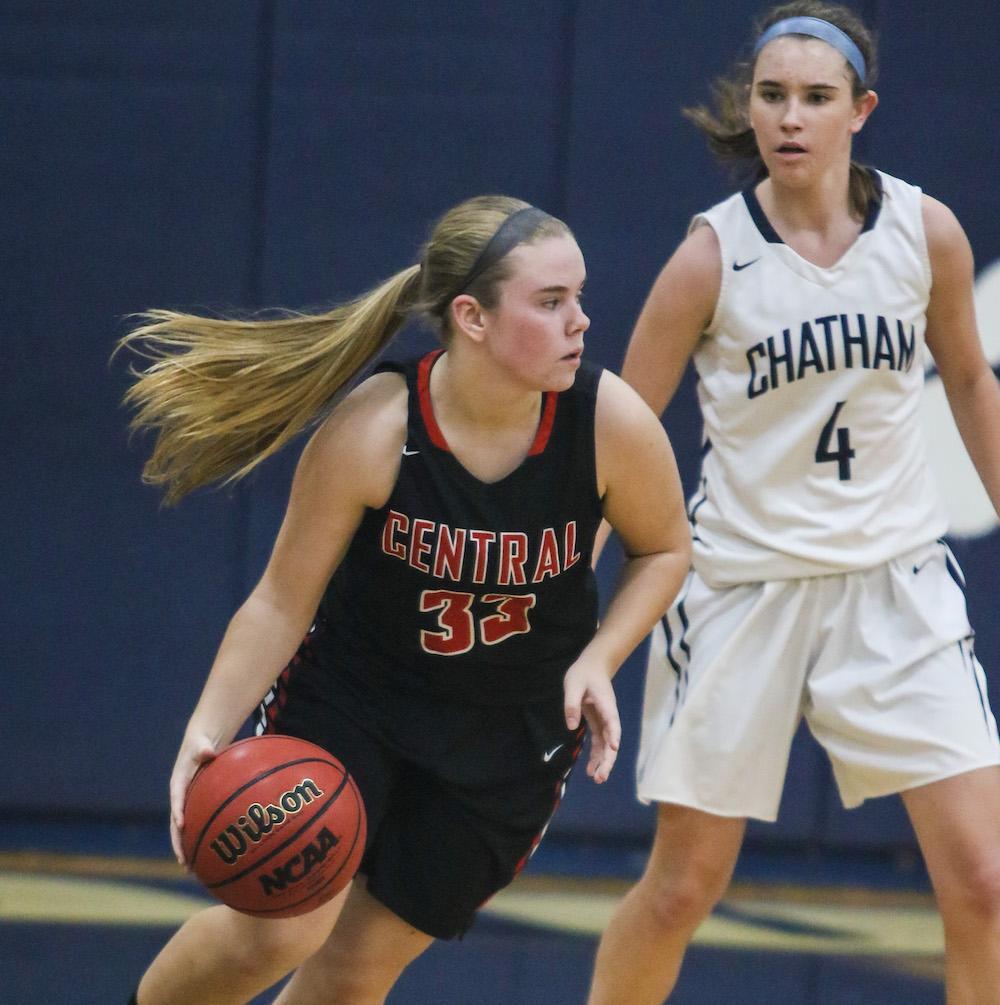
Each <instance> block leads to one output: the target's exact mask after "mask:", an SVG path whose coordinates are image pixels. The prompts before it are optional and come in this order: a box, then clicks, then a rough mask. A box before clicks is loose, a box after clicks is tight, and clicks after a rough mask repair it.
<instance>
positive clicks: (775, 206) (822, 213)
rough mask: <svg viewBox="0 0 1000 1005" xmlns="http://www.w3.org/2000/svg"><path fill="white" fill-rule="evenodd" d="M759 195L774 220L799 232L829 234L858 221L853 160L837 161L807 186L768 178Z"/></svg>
mask: <svg viewBox="0 0 1000 1005" xmlns="http://www.w3.org/2000/svg"><path fill="white" fill-rule="evenodd" d="M757 198H758V200H759V201H760V204H761V207H762V208H763V210H764V212H765V213H766V214H767V216H768V218H769V219H770V220H771V221H772V223H775V222H780V223H782V224H784V225H785V227H787V228H790V229H792V230H797V231H811V232H814V233H819V234H823V233H829V232H831V231H835V230H837V229H839V228H840V227H842V226H843V225H844V224H845V223H846V222H848V221H853V222H857V221H856V220H855V218H854V214H853V211H852V207H851V197H850V162H849V161H848V162H846V163H844V164H842V165H841V164H838V165H837V167H836V168H835V169H831V170H830V171H827V172H826V173H825V174H823V175H822V176H821V177H820V178H818V179H817V180H816V182H815V183H813V184H811V185H808V186H792V185H786V184H783V183H782V182H781V181H780V180H779V179H775V178H773V177H768V178H765V179H764V181H762V182H761V183H760V186H759V187H758V189H757Z"/></svg>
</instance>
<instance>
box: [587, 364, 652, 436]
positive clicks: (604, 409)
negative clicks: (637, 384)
mask: <svg viewBox="0 0 1000 1005" xmlns="http://www.w3.org/2000/svg"><path fill="white" fill-rule="evenodd" d="M596 414H597V427H598V435H600V433H601V432H602V431H604V432H608V433H614V432H615V431H616V430H619V431H625V432H627V431H628V430H629V429H631V428H636V427H639V428H641V427H643V426H644V425H646V424H648V423H650V422H652V423H653V424H654V425H656V426H659V425H660V420H659V419H658V418H657V417H656V415H655V414H654V413H653V410H652V409H651V408H650V407H649V405H647V404H646V402H645V401H643V400H642V398H641V397H640V396H639V393H638V392H637V391H636V390H635V389H634V388H632V387H630V386H629V385H628V384H627V383H626V382H625V381H624V380H622V378H621V377H619V376H617V375H616V374H613V373H612V372H611V371H610V370H605V371H603V372H602V373H601V380H600V383H599V384H598V386H597V413H596Z"/></svg>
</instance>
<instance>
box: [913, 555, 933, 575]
mask: <svg viewBox="0 0 1000 1005" xmlns="http://www.w3.org/2000/svg"><path fill="white" fill-rule="evenodd" d="M929 561H930V559H929V558H925V559H924V560H923V561H922V562H921V563H920V565H915V566H914V567H913V575H914V576H915V575H916V574H917V573H918V572H919V571H920V570H921V569H922V568H923V567H924V566H925V565H926V564H927V563H928V562H929Z"/></svg>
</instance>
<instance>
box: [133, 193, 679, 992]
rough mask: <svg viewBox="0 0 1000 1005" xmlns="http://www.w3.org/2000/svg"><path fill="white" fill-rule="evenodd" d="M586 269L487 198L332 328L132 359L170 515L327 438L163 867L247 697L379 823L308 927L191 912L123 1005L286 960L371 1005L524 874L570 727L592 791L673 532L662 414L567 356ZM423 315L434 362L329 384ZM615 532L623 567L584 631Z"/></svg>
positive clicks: (317, 325) (246, 330) (509, 207)
mask: <svg viewBox="0 0 1000 1005" xmlns="http://www.w3.org/2000/svg"><path fill="white" fill-rule="evenodd" d="M584 279H585V269H584V261H583V257H582V255H581V253H580V249H579V248H578V247H577V244H576V241H575V240H574V239H573V236H572V234H571V233H570V231H569V229H568V228H567V227H566V225H565V224H564V223H562V222H561V221H560V220H557V219H555V218H554V217H552V216H550V215H548V214H547V213H545V212H543V211H541V210H539V209H537V208H535V207H533V206H529V205H528V204H526V203H524V202H522V201H520V200H516V199H510V198H505V197H493V196H491V197H479V198H475V199H471V200H469V201H467V202H464V203H462V204H460V205H459V206H456V207H455V208H454V209H452V210H450V211H449V212H448V213H446V214H445V215H444V216H443V217H442V219H441V220H440V222H439V223H438V224H437V226H436V227H435V229H434V231H433V232H432V234H431V237H430V239H429V241H428V243H427V245H426V247H425V248H424V250H423V253H422V255H421V258H420V261H419V262H418V263H417V264H415V265H413V266H411V267H409V268H407V269H404V270H403V271H401V272H400V273H398V274H397V275H395V276H393V277H392V278H390V279H388V280H386V281H385V282H384V283H383V284H381V285H380V286H379V287H378V288H377V289H375V290H374V291H372V292H371V293H369V294H366V295H364V296H362V297H360V298H359V299H357V300H355V301H353V302H352V303H349V304H346V305H343V306H340V307H337V308H334V309H333V310H331V311H330V312H328V313H326V314H322V315H318V316H297V315H291V316H288V317H285V318H279V319H269V320H257V321H243V322H236V321H231V320H221V319H215V320H213V319H207V318H202V317H195V316H191V315H186V314H178V313H174V312H167V311H156V312H152V313H151V314H150V315H149V317H148V318H147V319H146V320H147V323H146V324H144V325H143V326H142V327H141V328H139V329H138V330H137V331H135V332H134V333H132V334H131V335H129V336H128V337H127V338H126V339H125V345H126V346H127V347H129V348H131V349H134V350H136V351H137V352H138V353H140V354H141V355H143V356H145V357H147V361H148V366H147V367H146V369H145V370H144V371H143V372H142V373H140V374H139V375H138V381H137V383H136V384H135V385H134V386H133V387H132V388H131V390H130V391H129V394H128V400H129V401H130V402H131V403H132V404H133V405H134V406H135V407H136V408H137V413H136V420H135V422H136V425H137V426H138V427H139V428H149V429H152V430H154V431H156V433H157V440H156V445H155V449H154V451H153V454H152V457H151V459H150V461H149V463H148V465H147V467H146V471H145V474H146V477H147V479H148V480H149V481H150V482H152V483H154V484H157V485H161V486H163V487H164V488H165V490H166V495H167V498H168V499H169V500H170V501H172V502H173V501H177V500H178V499H179V498H181V497H182V496H183V495H184V494H185V493H186V492H189V491H191V490H192V489H194V488H196V487H198V486H200V485H204V484H207V483H210V482H213V481H218V480H220V479H222V480H231V479H233V478H238V477H241V476H242V475H244V474H246V473H247V472H248V471H250V470H252V469H253V468H254V467H255V466H256V465H257V464H258V463H259V462H260V461H261V460H262V459H263V458H264V457H266V456H268V455H269V454H271V453H273V452H274V451H276V450H278V449H280V447H281V446H282V445H283V444H285V443H287V442H288V441H289V440H290V439H291V438H292V437H294V436H295V435H296V434H297V433H299V432H300V431H301V430H303V429H304V428H306V427H307V426H310V425H315V424H316V423H318V427H317V428H316V429H315V431H314V432H313V434H312V437H311V439H310V440H309V442H308V444H307V445H306V447H305V449H304V451H303V453H302V456H301V459H300V460H299V464H298V468H297V471H296V474H295V479H294V482H293V484H292V489H291V497H290V500H289V503H288V508H287V511H286V514H285V519H284V522H283V524H282V526H281V529H280V531H279V533H278V537H277V540H276V542H275V544H274V550H273V552H272V554H271V557H270V561H269V562H268V564H267V567H266V569H265V571H264V574H263V576H262V577H261V579H260V582H259V583H257V585H256V586H255V587H254V589H253V591H252V592H251V594H250V596H249V597H248V598H247V600H246V601H245V602H244V603H243V605H242V606H241V607H240V609H239V610H238V611H237V612H236V614H235V615H234V616H233V618H232V620H231V622H230V624H229V627H228V630H227V631H226V634H225V637H224V639H223V641H222V644H221V646H220V648H219V651H218V655H217V656H216V659H215V662H214V665H213V667H212V669H211V672H210V673H209V676H208V679H207V681H206V683H205V686H204V690H203V691H202V694H201V697H200V699H199V701H198V703H197V706H196V708H195V710H194V712H193V714H192V715H191V718H190V721H189V722H188V726H187V729H186V731H185V734H184V738H183V740H182V742H181V746H180V751H179V753H178V755H177V761H176V764H175V767H174V770H173V774H172V777H171V781H170V803H171V833H172V838H173V842H174V847H175V850H176V851H177V853H178V856H179V857H180V855H181V852H180V844H179V840H178V838H179V833H180V829H181V828H182V827H183V822H184V821H183V804H184V794H185V791H186V789H187V786H188V783H189V782H190V780H191V778H192V777H193V775H194V773H195V771H196V770H197V768H198V767H199V765H200V764H202V763H203V762H205V761H206V760H208V759H210V758H211V757H212V756H213V755H214V754H215V753H217V752H218V751H219V750H220V749H222V748H223V747H224V746H225V745H226V744H228V743H229V742H230V741H231V740H232V739H233V737H234V735H235V734H236V732H237V730H238V729H239V728H240V726H241V724H242V723H243V722H244V720H245V719H246V717H247V716H248V715H249V714H250V713H251V711H252V710H253V709H254V707H255V706H258V704H259V728H260V729H261V730H264V731H269V732H278V733H286V734H290V735H294V736H299V737H302V738H303V739H306V740H309V741H312V742H314V743H317V744H319V745H320V746H322V747H324V748H325V749H327V750H328V751H330V753H332V754H333V755H334V756H335V757H337V758H338V759H339V760H340V761H341V762H342V763H343V764H344V765H345V766H346V767H347V769H348V770H349V771H350V773H351V774H352V775H353V777H354V780H355V781H356V782H357V784H358V786H359V788H360V791H361V795H362V797H363V799H364V803H365V808H366V812H367V818H368V842H367V846H366V850H365V853H364V858H363V860H362V863H361V868H360V872H359V875H358V877H357V878H356V879H355V881H354V882H353V883H352V885H351V886H350V887H349V889H348V890H346V891H344V892H343V893H342V894H340V895H338V896H337V897H336V898H335V899H334V900H332V901H330V902H329V903H328V904H326V905H323V906H321V907H319V908H317V909H316V910H315V911H313V912H311V913H309V914H306V915H303V916H301V917H294V918H286V919H281V920H277V919H273V920H272V919H261V918H256V917H250V916H247V915H243V914H239V913H237V912H235V911H233V910H231V909H230V908H228V907H225V906H221V905H220V906H217V907H211V908H208V909H207V910H205V911H202V912H200V913H198V914H196V915H195V916H194V917H192V918H191V919H190V920H189V921H187V922H186V923H185V924H184V925H183V926H182V928H181V929H180V930H179V931H178V932H177V933H176V934H175V935H174V936H173V938H172V939H171V940H170V941H169V942H168V943H167V945H166V946H165V947H164V948H163V950H162V951H161V952H160V954H159V955H158V956H157V957H156V959H155V960H154V961H153V963H152V964H151V966H150V967H149V969H148V970H147V971H146V973H145V975H144V976H143V978H142V981H141V983H140V985H139V987H138V990H137V992H136V996H135V997H134V998H133V1002H138V1005H191V1003H195V1002H197V1003H198V1005H235V1003H242V1002H246V1001H248V1000H249V999H251V998H253V997H254V996H255V995H257V994H258V993H260V992H261V991H263V990H264V989H266V988H268V987H270V986H271V985H273V984H274V983H275V982H276V981H278V980H279V979H280V978H282V977H283V976H284V975H285V974H287V973H288V972H290V971H292V970H295V974H294V976H293V977H292V979H291V980H290V982H289V983H288V984H287V986H286V987H285V988H284V989H283V990H282V992H281V993H280V995H279V997H278V999H277V1000H278V1002H280V1003H281V1005H310V1003H314V1005H320V1003H327V1002H337V1003H338V1005H350V1003H359V1005H360V1003H366V1005H368V1003H372V1002H381V1001H384V999H385V997H386V995H387V994H388V993H389V990H390V989H391V988H392V986H393V984H394V983H395V981H396V979H397V978H398V976H399V975H400V973H401V972H402V971H403V969H404V968H405V967H406V966H407V965H408V964H409V963H410V961H412V960H413V959H414V958H415V957H417V956H418V955H419V954H420V953H422V952H423V951H424V949H426V948H427V946H428V945H430V943H431V942H432V941H433V940H434V939H435V938H453V937H455V936H458V935H461V934H462V933H463V932H465V931H466V929H468V927H469V925H470V924H471V923H472V920H473V917H474V915H475V912H476V910H477V909H478V908H479V906H480V905H481V904H482V903H483V902H484V901H486V900H487V899H488V898H489V897H490V896H492V895H493V894H494V893H495V892H496V891H497V890H499V889H500V888H502V887H504V886H505V885H507V884H508V883H509V882H510V881H511V880H512V878H513V877H514V875H515V874H516V873H517V871H518V870H519V869H520V868H521V866H522V865H523V864H524V862H525V861H526V859H527V858H528V856H529V855H530V854H531V852H532V850H533V849H534V847H535V846H536V845H537V843H538V841H539V840H540V838H541V835H542V833H543V831H544V829H545V827H546V825H547V822H548V820H549V818H550V817H551V815H552V813H553V811H554V810H555V807H556V805H557V803H558V801H559V798H560V795H561V793H562V789H563V786H564V783H565V780H566V777H567V776H568V774H569V772H570V770H571V768H572V766H573V763H574V760H575V758H576V756H577V754H578V753H579V750H580V747H581V745H582V742H583V733H584V727H583V724H582V720H583V719H585V720H586V721H587V723H588V724H589V726H590V737H591V739H590V756H589V761H588V764H587V773H588V774H589V775H590V776H591V777H592V778H593V779H594V780H595V781H596V782H603V781H604V780H605V779H606V778H607V777H608V772H609V771H610V770H611V768H612V765H613V764H614V760H615V756H616V752H617V749H618V743H619V735H620V724H619V720H618V713H617V708H616V705H615V698H614V692H613V690H612V686H611V678H612V676H613V675H614V673H615V672H616V670H617V669H618V667H619V666H620V665H621V663H622V661H623V660H624V659H625V658H626V656H627V655H628V654H629V652H630V651H631V650H632V649H633V648H634V647H635V646H636V645H637V644H638V643H639V641H640V640H641V639H642V638H643V636H644V635H645V634H646V633H647V632H648V631H649V630H650V628H651V627H652V626H653V624H655V622H656V620H657V618H659V617H660V616H661V615H662V614H663V612H664V611H665V610H666V609H667V607H668V606H669V604H670V602H671V600H672V599H673V597H674V595H675V593H676V591H677V589H678V587H679V586H680V583H681V582H682V580H683V577H684V574H685V572H686V570H687V567H688V564H689V560H690V538H689V532H688V529H687V521H686V517H685V513H684V504H683V498H682V494H681V489H680V484H679V479H678V477H677V471H676V467H675V464H674V459H673V454H672V452H671V449H670V445H669V442H668V441H667V438H666V436H665V435H664V433H663V430H662V428H661V426H660V424H659V422H658V421H657V419H656V416H654V415H653V413H652V412H651V411H650V410H649V408H648V407H647V406H646V405H645V404H644V403H643V402H642V400H641V399H640V398H639V396H638V395H637V394H636V393H635V392H634V391H633V390H632V389H631V388H629V387H628V385H627V384H625V383H624V382H622V381H621V380H619V379H618V378H617V377H615V376H613V375H611V374H609V373H604V372H601V371H600V370H598V369H596V368H594V367H591V366H589V365H588V364H586V363H584V362H583V361H582V358H581V357H582V353H583V348H584V334H585V333H586V331H587V329H588V327H589V324H590V322H589V319H588V318H587V316H586V314H585V313H584V311H583V308H582V306H581V302H580V298H581V294H582V290H583V284H584ZM417 316H420V317H423V318H425V319H427V320H429V321H430V323H431V324H432V325H433V326H434V327H435V328H436V329H437V330H438V331H439V333H440V335H441V340H442V342H443V348H442V349H439V350H437V351H434V352H430V353H428V354H427V355H426V356H424V357H423V358H421V359H417V360H411V361H407V362H403V363H385V364H381V365H380V366H378V367H377V368H376V372H375V373H374V374H373V375H372V376H370V377H368V378H367V379H365V380H363V381H362V382H361V383H360V384H358V386H356V387H354V388H353V389H351V390H350V391H349V393H346V395H345V394H344V392H345V390H346V389H347V388H348V387H349V385H350V382H351V380H352V378H353V377H354V376H355V375H357V374H358V373H359V371H361V370H362V369H363V368H365V367H366V366H367V364H368V363H369V362H370V361H371V360H372V359H373V358H374V357H375V356H376V355H377V354H379V353H380V352H381V350H382V349H383V348H384V347H385V346H386V345H387V344H388V342H389V341H390V340H391V339H392V336H393V334H394V333H395V332H396V331H397V330H398V329H399V328H400V326H401V325H402V324H403V323H404V322H405V321H406V320H407V319H408V318H411V317H417ZM335 399H342V400H339V404H337V405H336V407H332V408H331V403H332V402H334V401H335ZM602 517H604V518H607V520H609V521H610V523H611V524H612V525H613V526H614V527H615V528H616V529H617V531H618V532H619V534H620V535H621V536H622V539H623V541H624V542H625V550H626V552H627V555H628V558H627V561H626V564H625V568H624V570H623V574H622V576H621V579H620V581H619V583H618V587H617V591H616V593H615V596H614V597H613V598H612V600H611V603H610V606H609V607H608V609H607V611H606V613H605V615H604V617H603V618H602V619H601V622H600V626H598V624H597V591H596V585H595V581H594V577H593V573H592V571H591V568H590V565H591V552H592V547H593V542H594V537H595V533H596V530H597V527H598V525H599V523H600V521H601V519H602ZM303 638H305V641H304V642H302V643H301V645H300V640H302V639H303Z"/></svg>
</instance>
